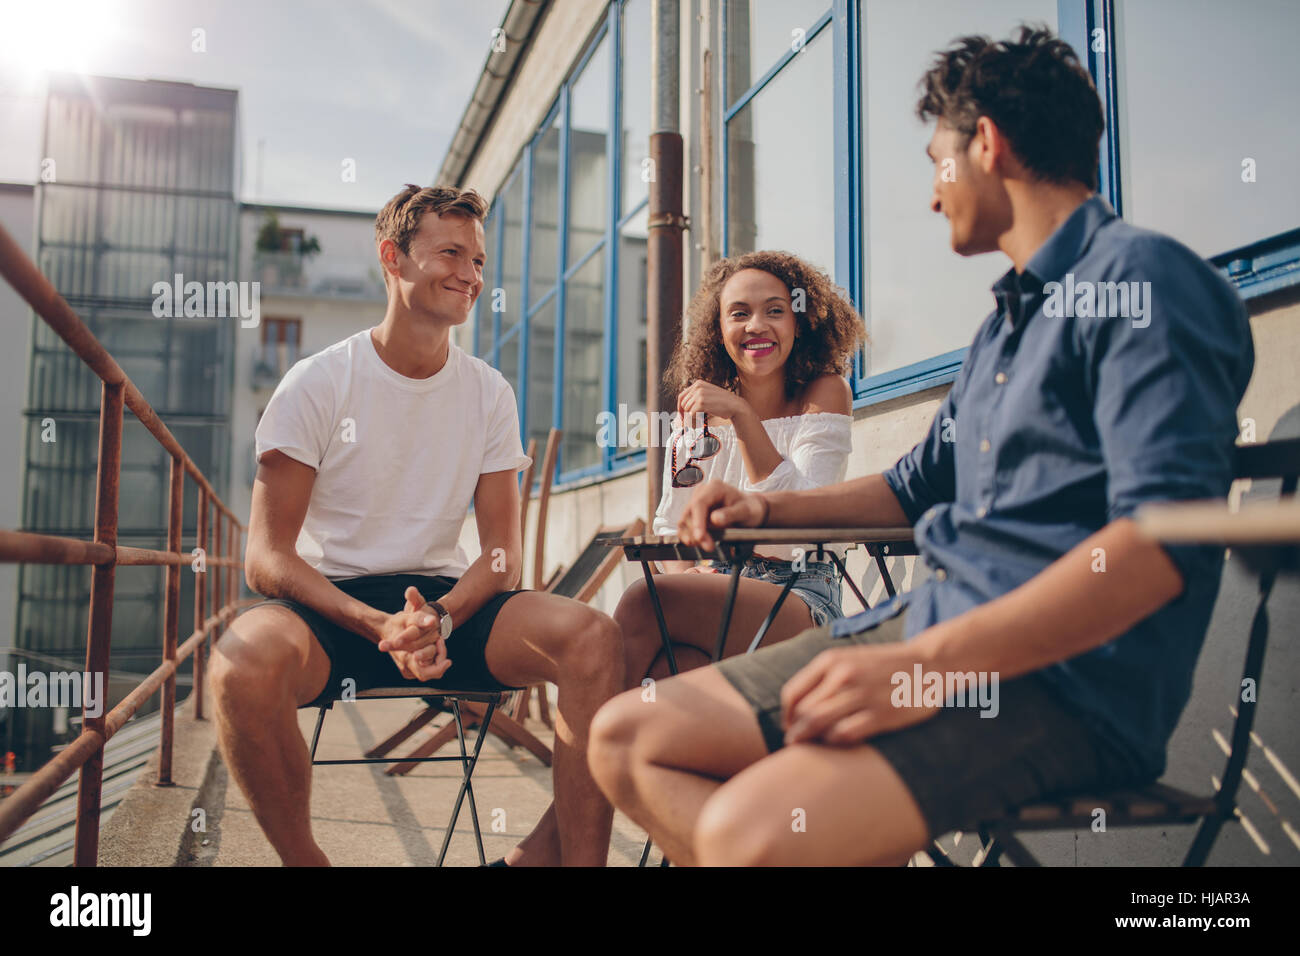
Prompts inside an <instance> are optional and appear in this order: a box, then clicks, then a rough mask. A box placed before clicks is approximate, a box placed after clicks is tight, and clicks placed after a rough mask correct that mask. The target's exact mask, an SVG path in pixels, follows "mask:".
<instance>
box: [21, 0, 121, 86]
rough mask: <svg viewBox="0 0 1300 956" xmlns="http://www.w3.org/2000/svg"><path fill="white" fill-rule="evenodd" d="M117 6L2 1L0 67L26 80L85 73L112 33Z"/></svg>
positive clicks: (92, 1)
mask: <svg viewBox="0 0 1300 956" xmlns="http://www.w3.org/2000/svg"><path fill="white" fill-rule="evenodd" d="M115 7H116V4H114V3H111V2H108V0H42V2H28V0H3V2H0V18H2V19H0V22H3V24H4V26H3V29H0V64H2V65H3V68H4V69H5V71H6V72H14V73H19V74H21V75H22V77H23V79H25V80H34V79H36V78H37V77H38V76H40V74H42V73H46V72H50V71H59V70H71V71H75V72H84V71H87V70H89V69H91V60H92V58H93V56H94V54H96V53H98V52H99V51H100V50H101V49H103V48H104V47H105V46H106V44H107V42H108V40H109V39H110V37H111V34H112V33H113V30H114V27H115V25H116V20H117V17H116V12H117V11H116V9H115Z"/></svg>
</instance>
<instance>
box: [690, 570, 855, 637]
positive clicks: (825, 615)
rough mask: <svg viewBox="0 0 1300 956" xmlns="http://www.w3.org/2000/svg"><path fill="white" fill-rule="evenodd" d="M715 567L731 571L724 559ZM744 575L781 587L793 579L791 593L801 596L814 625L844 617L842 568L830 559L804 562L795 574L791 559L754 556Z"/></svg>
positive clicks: (743, 571)
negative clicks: (837, 566) (802, 567)
mask: <svg viewBox="0 0 1300 956" xmlns="http://www.w3.org/2000/svg"><path fill="white" fill-rule="evenodd" d="M712 565H713V567H715V568H717V569H718V570H719V571H722V572H723V573H730V568H729V566H728V565H727V563H726V562H725V561H713V562H712ZM740 576H741V577H742V578H754V579H755V580H756V581H767V582H768V583H769V584H776V585H779V586H781V587H784V586H785V583H786V582H787V581H789V580H790V578H792V577H793V578H794V579H795V582H794V584H793V585H792V586H791V588H790V593H791V594H797V595H799V598H800V600H802V601H803V603H804V604H806V605H808V611H809V613H810V614H812V620H813V626H814V627H821V626H822V625H824V624H829V623H830V622H831V621H833V620H835V619H836V618H839V617H843V616H844V612H843V611H842V610H840V598H841V590H842V582H841V578H840V572H839V569H838V568H836V567H835V565H834V564H832V563H831V562H830V561H805V562H804V570H803V571H802V572H799V573H798V574H796V573H795V571H794V570H793V566H792V565H791V563H790V562H789V561H776V560H773V559H771V558H754V559H753V560H752V561H750V562H748V563H747V564H746V565H745V567H744V568H743V569H742V570H741V572H740Z"/></svg>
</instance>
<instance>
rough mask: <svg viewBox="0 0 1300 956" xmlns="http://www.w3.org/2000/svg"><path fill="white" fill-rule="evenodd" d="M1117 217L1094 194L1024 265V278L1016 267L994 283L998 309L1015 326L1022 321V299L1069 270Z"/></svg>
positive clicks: (1108, 205) (1105, 202)
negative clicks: (1096, 235) (1093, 240)
mask: <svg viewBox="0 0 1300 956" xmlns="http://www.w3.org/2000/svg"><path fill="white" fill-rule="evenodd" d="M1113 218H1115V210H1113V209H1112V208H1111V207H1110V203H1108V202H1107V201H1106V200H1105V199H1104V198H1103V197H1102V196H1101V195H1100V194H1096V193H1095V194H1093V195H1092V196H1091V197H1089V198H1088V199H1085V200H1084V201H1083V202H1082V203H1080V204H1079V207H1078V208H1077V209H1075V210H1074V212H1072V213H1070V215H1069V217H1068V218H1066V220H1065V222H1063V223H1061V224H1060V225H1059V226H1057V227H1056V231H1055V232H1053V233H1052V234H1051V235H1050V236H1048V237H1047V241H1045V242H1044V243H1043V244H1042V245H1041V246H1039V248H1038V251H1037V252H1035V253H1034V254H1033V256H1032V257H1031V258H1030V260H1029V262H1028V263H1027V264H1026V265H1025V274H1024V275H1023V276H1021V275H1017V274H1016V269H1015V266H1012V267H1011V268H1010V269H1008V270H1007V271H1006V272H1005V273H1004V274H1003V275H1002V277H1001V278H999V279H998V281H997V282H995V283H993V297H994V298H995V299H996V300H997V302H998V306H999V310H1000V311H1002V312H1004V313H1009V314H1010V315H1011V318H1012V325H1013V326H1019V325H1020V322H1021V318H1022V315H1021V305H1022V304H1023V302H1022V300H1021V297H1022V296H1026V295H1033V294H1035V293H1037V292H1039V291H1041V290H1042V288H1043V286H1045V285H1046V284H1047V283H1049V282H1053V281H1057V280H1059V279H1060V278H1061V276H1063V275H1065V272H1066V270H1067V269H1069V268H1070V267H1071V266H1072V265H1074V264H1075V263H1076V262H1078V261H1079V259H1080V257H1082V255H1083V251H1084V249H1086V248H1087V246H1088V243H1089V242H1091V241H1092V236H1093V233H1095V232H1096V231H1097V229H1098V228H1099V227H1100V226H1101V224H1102V223H1104V222H1106V221H1107V220H1109V219H1113Z"/></svg>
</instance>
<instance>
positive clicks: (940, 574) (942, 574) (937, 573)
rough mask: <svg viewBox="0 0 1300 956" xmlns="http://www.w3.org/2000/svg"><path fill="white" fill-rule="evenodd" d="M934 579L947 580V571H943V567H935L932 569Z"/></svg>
mask: <svg viewBox="0 0 1300 956" xmlns="http://www.w3.org/2000/svg"><path fill="white" fill-rule="evenodd" d="M934 579H935V580H936V581H947V580H948V572H947V571H945V570H944V569H943V568H935V569H934Z"/></svg>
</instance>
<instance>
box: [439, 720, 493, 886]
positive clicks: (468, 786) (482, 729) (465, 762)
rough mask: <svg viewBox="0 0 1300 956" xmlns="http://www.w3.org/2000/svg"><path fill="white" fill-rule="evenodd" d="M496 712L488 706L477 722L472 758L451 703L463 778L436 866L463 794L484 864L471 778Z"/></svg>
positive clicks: (461, 724)
mask: <svg viewBox="0 0 1300 956" xmlns="http://www.w3.org/2000/svg"><path fill="white" fill-rule="evenodd" d="M494 710H496V704H488V706H487V713H486V715H485V717H484V718H483V719H482V720H481V721H480V722H479V729H478V736H477V737H476V738H475V740H474V753H473V755H472V756H470V755H468V754H467V753H466V751H465V725H464V722H463V721H462V720H461V715H460V701H455V700H454V701H452V715H453V716H454V717H455V719H456V738H457V740H458V741H459V742H460V758H461V769H462V773H463V777H462V779H461V784H460V792H459V793H457V794H456V805H455V806H454V807H453V808H452V811H451V821H450V822H449V823H448V824H447V832H446V834H445V835H444V836H443V838H442V850H441V851H440V852H439V853H438V863H437V865H438V866H442V863H443V860H445V859H446V857H447V847H448V845H449V844H450V843H451V835H452V832H453V831H454V830H455V829H456V821H457V819H459V817H460V808H461V806H462V804H464V802H465V794H466V793H468V794H469V805H470V816H471V817H472V818H473V820H474V838H475V840H477V841H478V859H479V863H486V862H487V856H486V855H485V854H484V852H483V834H482V833H481V831H480V830H479V824H478V807H477V806H476V805H475V803H474V789H473V784H472V783H471V778H472V777H473V775H474V765H475V764H476V763H478V757H479V753H480V751H482V749H483V741H484V740H485V739H486V732H487V728H488V724H489V723H490V722H491V720H492V712H493V711H494Z"/></svg>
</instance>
